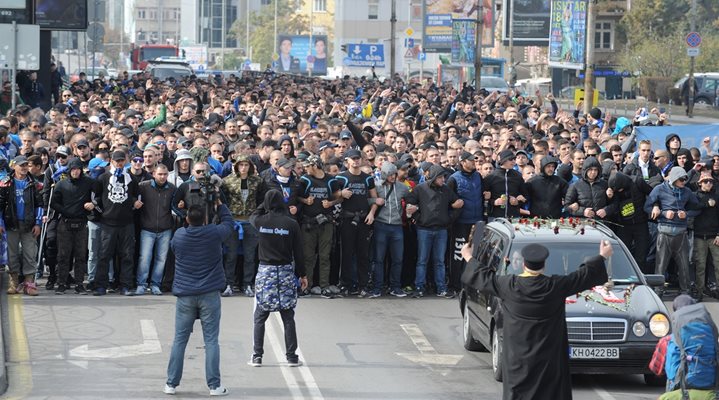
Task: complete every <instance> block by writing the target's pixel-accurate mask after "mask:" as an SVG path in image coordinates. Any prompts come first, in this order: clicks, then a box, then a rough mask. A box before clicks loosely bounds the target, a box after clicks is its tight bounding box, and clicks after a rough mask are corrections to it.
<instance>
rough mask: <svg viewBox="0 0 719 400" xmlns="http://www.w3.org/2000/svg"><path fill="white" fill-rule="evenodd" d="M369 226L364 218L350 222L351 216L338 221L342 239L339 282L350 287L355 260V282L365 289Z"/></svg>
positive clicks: (367, 274)
mask: <svg viewBox="0 0 719 400" xmlns="http://www.w3.org/2000/svg"><path fill="white" fill-rule="evenodd" d="M369 234H370V227H369V225H367V224H365V223H364V218H363V219H362V220H361V221H359V222H357V224H353V223H352V218H343V219H342V221H341V222H340V237H341V239H342V270H341V272H340V284H341V285H342V286H345V287H348V288H349V287H351V286H352V284H353V283H354V275H355V271H354V268H353V264H352V262H353V261H354V260H355V259H356V260H357V282H358V283H359V288H360V289H367V284H368V283H369V273H370V271H369V238H370V236H369Z"/></svg>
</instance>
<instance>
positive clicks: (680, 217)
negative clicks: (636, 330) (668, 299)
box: [644, 167, 701, 297]
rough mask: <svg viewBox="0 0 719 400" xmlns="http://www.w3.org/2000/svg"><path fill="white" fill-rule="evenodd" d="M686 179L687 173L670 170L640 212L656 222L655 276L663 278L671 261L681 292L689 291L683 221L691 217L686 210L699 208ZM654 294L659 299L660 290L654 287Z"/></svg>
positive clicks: (685, 235)
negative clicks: (677, 272)
mask: <svg viewBox="0 0 719 400" xmlns="http://www.w3.org/2000/svg"><path fill="white" fill-rule="evenodd" d="M687 180H688V176H687V173H686V171H684V169H683V168H682V167H673V168H672V169H671V170H670V171H669V177H668V178H667V181H666V182H664V183H662V184H661V185H659V186H656V187H655V188H654V189H652V192H651V193H650V194H649V196H648V197H647V201H646V203H645V205H644V211H645V212H647V213H648V214H649V215H650V218H651V219H654V220H656V219H658V225H657V230H658V232H659V233H658V235H657V246H656V254H657V256H656V260H657V261H656V271H655V273H657V274H660V275H664V273H665V272H666V269H667V266H668V265H669V261H671V260H674V262H675V263H676V265H677V269H678V271H679V287H680V289H681V291H682V293H687V291H688V290H689V239H688V237H687V227H688V223H687V219H688V217H690V216H691V215H689V211H690V210H698V209H700V208H701V204H700V203H699V200H698V199H697V197H696V196H695V195H694V193H692V192H691V190H689V188H687V187H686V183H687ZM657 294H658V295H659V296H660V297H661V296H662V295H663V294H664V288H663V287H662V288H657ZM695 295H696V294H695Z"/></svg>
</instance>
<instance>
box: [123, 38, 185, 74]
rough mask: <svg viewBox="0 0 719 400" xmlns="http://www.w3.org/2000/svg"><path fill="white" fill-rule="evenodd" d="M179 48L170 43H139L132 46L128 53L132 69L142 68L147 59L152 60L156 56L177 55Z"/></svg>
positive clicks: (145, 64)
mask: <svg viewBox="0 0 719 400" xmlns="http://www.w3.org/2000/svg"><path fill="white" fill-rule="evenodd" d="M179 53H180V49H179V48H178V47H177V46H173V45H170V44H141V45H139V46H134V47H133V48H132V52H131V53H130V60H131V61H132V69H135V70H143V69H145V67H146V66H147V61H148V60H154V59H156V58H158V57H177V56H178V55H179Z"/></svg>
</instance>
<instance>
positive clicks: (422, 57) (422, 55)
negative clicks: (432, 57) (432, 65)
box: [417, 52, 427, 61]
mask: <svg viewBox="0 0 719 400" xmlns="http://www.w3.org/2000/svg"><path fill="white" fill-rule="evenodd" d="M417 59H418V60H419V61H424V60H426V59H427V53H425V52H421V53H419V54H418V55H417Z"/></svg>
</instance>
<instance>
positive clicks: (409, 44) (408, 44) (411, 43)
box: [404, 38, 414, 49]
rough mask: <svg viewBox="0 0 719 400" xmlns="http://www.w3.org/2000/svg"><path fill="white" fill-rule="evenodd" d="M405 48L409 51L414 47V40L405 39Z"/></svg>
mask: <svg viewBox="0 0 719 400" xmlns="http://www.w3.org/2000/svg"><path fill="white" fill-rule="evenodd" d="M404 47H405V48H407V49H411V48H412V47H414V38H404Z"/></svg>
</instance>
